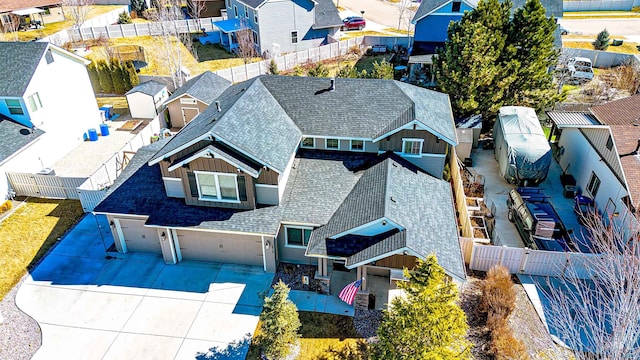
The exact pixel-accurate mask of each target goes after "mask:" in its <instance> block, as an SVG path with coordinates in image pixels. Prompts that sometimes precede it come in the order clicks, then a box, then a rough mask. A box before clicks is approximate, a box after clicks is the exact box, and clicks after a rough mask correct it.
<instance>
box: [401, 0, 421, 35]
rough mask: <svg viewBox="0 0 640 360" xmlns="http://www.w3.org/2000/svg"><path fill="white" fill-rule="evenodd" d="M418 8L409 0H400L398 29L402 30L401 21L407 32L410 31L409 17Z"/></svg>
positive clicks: (411, 16)
mask: <svg viewBox="0 0 640 360" xmlns="http://www.w3.org/2000/svg"><path fill="white" fill-rule="evenodd" d="M417 9H418V8H417V7H416V6H415V5H414V4H413V2H412V1H411V0H400V4H399V5H398V30H402V29H403V27H402V25H403V23H404V24H405V25H406V29H407V33H409V32H410V31H411V19H413V15H414V14H415V13H416V10H417Z"/></svg>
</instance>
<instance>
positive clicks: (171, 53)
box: [149, 0, 192, 89]
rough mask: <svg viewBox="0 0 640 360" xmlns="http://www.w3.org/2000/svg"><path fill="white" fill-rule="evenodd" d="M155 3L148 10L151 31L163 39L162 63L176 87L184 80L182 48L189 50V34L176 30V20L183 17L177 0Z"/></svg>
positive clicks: (161, 0)
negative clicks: (150, 9) (154, 7)
mask: <svg viewBox="0 0 640 360" xmlns="http://www.w3.org/2000/svg"><path fill="white" fill-rule="evenodd" d="M156 3H157V6H158V7H157V9H155V11H151V12H149V14H150V15H149V17H150V18H151V20H152V21H153V24H152V25H151V27H152V30H153V33H154V34H157V35H158V36H160V37H162V39H163V49H162V50H163V52H164V54H165V56H164V57H163V61H164V65H165V66H166V68H167V69H168V70H169V74H168V75H169V76H171V80H172V83H173V86H174V87H175V88H176V89H177V88H179V87H180V86H182V84H184V82H185V81H186V79H185V77H184V74H183V72H182V69H183V66H184V63H183V62H184V57H185V55H186V54H185V53H184V52H185V51H184V48H185V47H186V48H187V50H190V47H191V44H192V43H191V36H190V34H188V33H186V34H182V33H180V31H178V26H177V24H176V21H177V20H183V19H184V13H183V12H182V10H181V8H180V4H181V2H180V1H179V0H158V1H157V2H156ZM162 75H167V74H162Z"/></svg>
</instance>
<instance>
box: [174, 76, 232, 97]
mask: <svg viewBox="0 0 640 360" xmlns="http://www.w3.org/2000/svg"><path fill="white" fill-rule="evenodd" d="M230 85H231V82H230V81H229V80H227V79H225V78H223V77H221V76H218V75H216V74H214V73H212V72H211V71H205V72H203V73H202V74H200V75H198V76H196V77H194V78H191V79H189V81H187V82H185V83H184V85H182V86H181V87H179V88H178V89H176V91H175V92H174V93H173V94H171V96H170V97H169V98H168V99H167V101H165V103H170V102H172V101H173V100H175V99H177V98H179V97H181V96H182V95H184V94H187V95H189V96H191V97H193V98H195V99H198V100H200V101H202V102H203V103H205V104H209V105H210V104H213V101H214V100H215V99H216V98H217V97H218V96H220V94H222V92H223V91H224V90H226V89H227V88H228V87H229V86H230Z"/></svg>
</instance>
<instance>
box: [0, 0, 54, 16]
mask: <svg viewBox="0 0 640 360" xmlns="http://www.w3.org/2000/svg"><path fill="white" fill-rule="evenodd" d="M58 4H62V1H60V0H2V2H1V3H0V13H3V12H9V11H15V10H21V9H28V8H32V7H41V6H50V5H58Z"/></svg>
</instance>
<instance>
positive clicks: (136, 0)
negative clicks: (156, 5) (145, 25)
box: [131, 0, 147, 16]
mask: <svg viewBox="0 0 640 360" xmlns="http://www.w3.org/2000/svg"><path fill="white" fill-rule="evenodd" d="M146 9H147V2H146V1H145V0H131V10H132V11H135V12H136V14H137V15H138V16H140V15H141V14H142V12H143V11H145V10H146Z"/></svg>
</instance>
